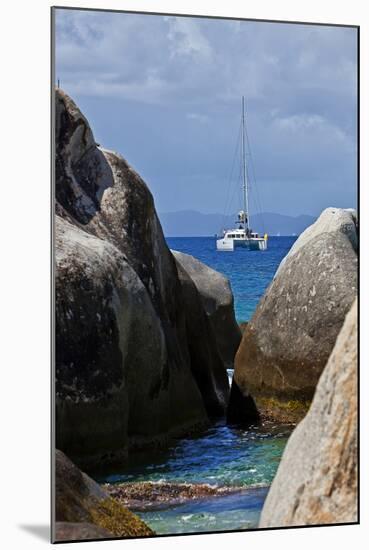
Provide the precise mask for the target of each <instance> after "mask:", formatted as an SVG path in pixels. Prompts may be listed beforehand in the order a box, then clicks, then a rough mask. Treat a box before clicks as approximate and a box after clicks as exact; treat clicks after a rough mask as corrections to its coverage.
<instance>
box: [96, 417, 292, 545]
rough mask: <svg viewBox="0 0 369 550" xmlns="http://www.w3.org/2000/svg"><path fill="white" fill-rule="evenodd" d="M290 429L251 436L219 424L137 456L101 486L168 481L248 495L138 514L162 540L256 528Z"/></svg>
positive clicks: (268, 427)
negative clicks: (171, 535)
mask: <svg viewBox="0 0 369 550" xmlns="http://www.w3.org/2000/svg"><path fill="white" fill-rule="evenodd" d="M289 433H290V427H289V426H283V425H276V424H273V423H264V425H263V426H258V427H256V426H255V427H254V428H251V429H248V430H243V429H240V428H234V427H230V426H227V425H225V423H224V422H218V423H217V424H215V425H213V426H211V427H210V428H209V429H207V430H204V431H203V432H202V433H200V434H197V435H196V436H192V437H188V438H185V439H180V440H177V441H173V442H172V444H171V445H170V446H169V447H167V448H166V449H159V450H156V451H151V452H149V451H145V452H140V453H136V454H135V455H132V456H131V457H130V459H129V461H128V463H127V464H125V465H124V468H121V469H120V470H119V471H115V472H113V473H111V472H110V473H109V474H106V475H103V476H101V475H100V476H98V477H97V481H99V482H109V483H119V482H124V481H167V482H185V483H186V482H187V483H208V484H210V485H215V486H228V487H243V488H247V489H248V490H247V491H246V492H243V493H240V494H238V493H236V494H229V495H225V496H223V495H222V496H218V497H212V498H208V499H203V500H199V501H194V502H192V501H189V502H187V503H185V504H181V505H175V506H169V505H167V506H162V507H161V508H160V509H159V510H150V511H146V512H136V513H137V514H138V515H139V516H140V517H141V518H142V519H143V520H144V521H145V522H146V523H147V524H148V525H150V527H152V528H153V529H154V531H155V532H156V533H158V534H169V533H196V532H204V531H205V532H208V531H225V530H240V529H250V528H255V527H257V524H258V520H259V515H260V511H261V508H262V505H263V502H264V500H265V497H266V495H267V492H268V487H269V485H270V483H271V481H272V480H273V477H274V475H275V473H276V470H277V467H278V464H279V461H280V458H281V454H282V452H283V449H284V447H285V444H286V441H287V438H288V435H289Z"/></svg>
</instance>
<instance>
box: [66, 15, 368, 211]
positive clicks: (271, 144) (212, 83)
mask: <svg viewBox="0 0 369 550" xmlns="http://www.w3.org/2000/svg"><path fill="white" fill-rule="evenodd" d="M356 62H357V54H356V30H355V29H352V28H342V27H340V28H338V27H326V26H309V25H289V24H280V23H278V24H276V23H260V22H250V21H230V20H228V21H227V20H216V19H199V18H184V17H163V16H150V15H132V14H124V13H104V12H84V11H74V10H62V9H58V10H57V11H56V78H59V79H60V82H61V87H62V88H63V89H64V90H65V91H66V92H67V93H69V94H70V95H71V96H72V98H73V99H74V100H75V101H76V102H77V104H78V105H79V107H80V108H81V109H82V111H83V112H84V114H85V115H86V116H87V118H88V120H89V122H90V124H91V126H92V129H93V131H94V134H95V139H96V141H97V142H99V143H101V144H102V145H103V146H104V147H106V148H108V149H113V150H116V151H119V152H120V153H121V154H122V155H123V156H124V157H125V158H126V159H127V160H128V162H129V163H130V164H131V165H132V166H133V167H134V168H135V169H136V170H137V171H138V172H139V173H140V174H141V175H142V176H143V177H144V179H145V180H146V182H147V183H148V185H149V187H150V189H151V191H152V192H153V194H154V198H155V202H156V206H157V210H158V211H159V212H171V211H177V210H187V209H190V210H198V211H200V212H204V213H213V212H220V213H222V212H223V211H224V208H225V202H226V197H227V196H229V195H228V187H229V180H230V173H231V170H232V164H233V157H234V153H235V147H236V143H237V136H238V132H239V124H240V112H241V97H242V95H244V96H245V97H246V102H247V103H246V104H247V129H248V135H249V139H250V146H251V153H252V161H253V167H254V171H251V172H250V175H251V176H252V181H251V186H252V196H253V198H254V201H252V203H251V206H252V207H253V208H254V210H259V208H258V206H259V204H260V203H261V209H262V210H264V211H269V212H277V213H282V214H290V215H299V214H313V215H317V214H319V213H320V211H321V210H322V209H323V208H325V207H327V206H338V207H355V205H356V176H357V172H356V158H357V143H356V132H357V128H356V110H357V97H356V96H357V82H356ZM236 158H237V157H236ZM248 160H249V161H250V159H248ZM250 166H251V163H250ZM234 173H235V175H236V176H237V174H238V170H237V169H235V171H234ZM254 176H255V180H256V184H255V183H254ZM231 187H234V189H235V192H234V194H233V192H232V193H231V195H230V196H231V197H232V196H233V201H231V204H228V207H227V208H228V209H229V208H230V209H231V210H232V209H233V210H237V208H238V205H237V199H238V196H239V191H240V190H239V184H238V182H237V177H236V178H235V179H234V181H233V183H232V185H231ZM256 190H257V193H256ZM256 197H259V199H260V200H259V201H258V203H256V201H255V198H256Z"/></svg>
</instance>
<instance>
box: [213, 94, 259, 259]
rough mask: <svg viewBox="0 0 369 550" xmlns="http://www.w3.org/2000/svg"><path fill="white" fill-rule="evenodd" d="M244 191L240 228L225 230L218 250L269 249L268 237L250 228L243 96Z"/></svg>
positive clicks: (242, 151)
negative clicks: (238, 248)
mask: <svg viewBox="0 0 369 550" xmlns="http://www.w3.org/2000/svg"><path fill="white" fill-rule="evenodd" d="M241 138H242V146H241V156H242V191H243V209H242V210H240V211H239V212H238V219H237V220H236V222H235V223H236V224H237V226H238V227H235V228H233V229H224V230H223V236H222V237H219V238H217V250H222V251H233V250H234V249H235V248H236V247H242V248H247V249H248V250H266V249H267V247H268V235H267V234H266V233H265V234H264V236H263V237H260V236H259V234H258V233H256V232H255V231H253V230H252V229H251V226H250V215H249V183H248V178H247V170H246V143H245V98H244V97H243V96H242V132H241Z"/></svg>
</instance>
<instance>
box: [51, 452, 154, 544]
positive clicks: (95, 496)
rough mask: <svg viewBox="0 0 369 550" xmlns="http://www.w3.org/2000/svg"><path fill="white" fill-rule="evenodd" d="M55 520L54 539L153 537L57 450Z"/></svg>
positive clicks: (151, 532)
mask: <svg viewBox="0 0 369 550" xmlns="http://www.w3.org/2000/svg"><path fill="white" fill-rule="evenodd" d="M55 521H56V532H55V536H54V538H55V539H56V540H70V539H71V538H74V535H76V534H78V533H79V534H80V535H82V534H83V533H86V535H87V537H86V538H100V537H101V536H104V537H105V535H106V532H108V533H109V534H110V536H111V537H113V536H116V537H136V536H137V537H138V536H151V535H154V534H155V533H154V532H153V531H152V530H151V529H150V528H149V527H148V526H147V525H146V524H145V523H144V522H143V521H142V520H141V519H139V518H138V517H137V516H135V515H134V514H133V513H132V512H130V511H129V510H127V509H126V508H125V507H124V506H122V505H121V504H119V503H118V502H117V501H116V500H114V499H112V498H110V497H109V495H108V494H107V493H106V492H105V491H104V490H103V489H102V488H101V487H100V486H99V485H98V484H97V483H96V482H95V481H93V480H92V479H91V478H90V477H88V476H87V475H86V474H85V473H83V472H81V470H79V469H78V468H77V466H75V464H73V462H71V461H70V460H69V459H68V458H67V457H66V456H65V454H64V453H62V452H61V451H59V450H57V451H56V453H55ZM67 524H69V525H67ZM76 524H78V525H77V526H76ZM86 524H89V525H88V526H87V525H86ZM90 524H92V526H90ZM99 533H100V536H99V537H94V536H91V535H95V534H99Z"/></svg>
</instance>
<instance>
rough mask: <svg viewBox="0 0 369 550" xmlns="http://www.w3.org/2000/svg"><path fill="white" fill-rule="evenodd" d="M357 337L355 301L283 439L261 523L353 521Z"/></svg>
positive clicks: (283, 524)
mask: <svg viewBox="0 0 369 550" xmlns="http://www.w3.org/2000/svg"><path fill="white" fill-rule="evenodd" d="M357 338H358V335H357V303H356V301H355V303H354V304H353V306H352V308H351V310H350V312H349V314H348V315H347V317H346V321H345V323H344V325H343V327H342V329H341V332H340V334H339V336H338V338H337V342H336V344H335V346H334V349H333V351H332V354H331V356H330V358H329V361H328V363H327V366H326V367H325V369H324V372H323V374H322V376H321V378H320V380H319V384H318V386H317V389H316V393H315V396H314V399H313V402H312V404H311V407H310V410H309V412H308V414H307V415H306V417H305V418H304V419H303V420H302V421H301V422H300V424H299V425H298V426H297V428H296V429H295V430H294V432H293V433H292V435H291V437H290V439H289V441H288V443H287V446H286V448H285V451H284V454H283V457H282V460H281V463H280V465H279V468H278V471H277V475H276V477H275V478H274V481H273V483H272V486H271V489H270V491H269V494H268V496H267V499H266V502H265V505H264V508H263V511H262V515H261V519H260V527H283V526H292V525H295V526H296V525H319V524H328V523H351V522H356V521H357V504H358V495H357V483H358V479H357V458H358V457H357V428H358V426H357V408H358V396H357Z"/></svg>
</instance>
